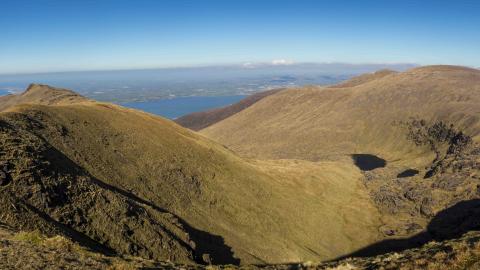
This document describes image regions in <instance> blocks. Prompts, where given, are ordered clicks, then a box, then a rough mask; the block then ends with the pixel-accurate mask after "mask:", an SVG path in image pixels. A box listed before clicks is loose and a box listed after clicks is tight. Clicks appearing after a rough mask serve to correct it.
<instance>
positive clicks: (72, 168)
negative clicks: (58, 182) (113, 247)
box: [44, 142, 240, 265]
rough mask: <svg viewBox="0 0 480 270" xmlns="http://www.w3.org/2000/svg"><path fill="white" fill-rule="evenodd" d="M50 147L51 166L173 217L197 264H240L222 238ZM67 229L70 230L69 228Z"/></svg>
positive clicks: (48, 155) (47, 153) (46, 153)
mask: <svg viewBox="0 0 480 270" xmlns="http://www.w3.org/2000/svg"><path fill="white" fill-rule="evenodd" d="M47 143H48V142H47ZM51 147H52V148H50V149H49V150H48V151H47V152H45V153H44V154H45V155H46V157H47V158H48V159H49V160H50V161H52V164H57V165H60V166H61V167H62V169H64V170H68V171H69V173H74V174H83V175H87V176H88V177H89V178H90V179H91V180H92V182H93V183H95V184H96V185H98V186H99V187H101V188H103V189H107V190H110V191H112V192H115V193H118V194H120V195H122V196H124V197H127V198H129V199H131V200H133V201H135V202H136V203H139V204H143V205H147V206H149V207H151V208H153V209H155V210H156V211H159V212H162V213H170V214H171V215H173V216H174V217H175V218H176V219H177V220H178V221H179V223H180V224H181V225H182V227H183V228H184V229H185V231H186V232H187V233H188V234H189V237H190V238H191V239H192V240H193V241H194V242H195V249H194V251H195V261H196V262H197V263H200V264H205V263H211V264H235V265H238V264H240V260H239V259H237V258H235V257H234V256H233V255H234V254H233V251H232V248H231V247H230V246H228V245H226V244H225V241H224V239H223V237H221V236H218V235H214V234H211V233H208V232H205V231H202V230H199V229H196V228H194V227H192V226H191V225H190V224H188V223H187V222H186V221H185V220H183V219H182V218H180V217H178V216H177V215H175V214H174V213H171V212H169V211H167V210H166V209H163V208H161V207H159V206H157V205H155V204H153V203H152V202H149V201H147V200H145V199H142V198H140V197H138V196H136V195H135V194H132V193H130V192H127V191H125V190H122V189H120V188H118V187H115V186H112V185H110V184H107V183H105V182H103V181H101V180H99V179H97V178H95V177H93V176H92V175H90V174H89V173H88V172H87V171H86V170H85V169H83V168H82V167H81V166H79V165H77V164H76V163H75V162H74V161H73V160H71V159H70V158H69V157H67V156H65V155H64V154H63V153H62V152H60V151H59V150H57V149H56V148H54V147H53V146H51ZM67 168H68V169H67ZM68 229H69V230H71V229H70V228H68ZM167 233H168V232H167ZM170 236H171V237H173V238H176V236H175V235H173V234H170ZM176 240H177V241H179V242H180V243H181V242H182V240H181V239H177V238H176ZM89 246H91V245H89ZM207 254H208V255H207Z"/></svg>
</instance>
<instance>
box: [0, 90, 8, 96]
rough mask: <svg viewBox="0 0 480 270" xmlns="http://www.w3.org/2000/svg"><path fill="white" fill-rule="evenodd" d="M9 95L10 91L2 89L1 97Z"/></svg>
mask: <svg viewBox="0 0 480 270" xmlns="http://www.w3.org/2000/svg"><path fill="white" fill-rule="evenodd" d="M8 94H10V91H8V90H4V89H0V96H5V95H8Z"/></svg>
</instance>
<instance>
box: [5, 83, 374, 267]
mask: <svg viewBox="0 0 480 270" xmlns="http://www.w3.org/2000/svg"><path fill="white" fill-rule="evenodd" d="M39 91H41V90H39ZM39 94H40V93H39ZM3 114H4V115H5V117H7V118H8V117H13V116H15V115H20V116H22V117H19V118H20V119H23V120H16V125H20V126H21V125H24V126H25V129H26V130H31V131H32V132H33V133H34V134H35V135H36V136H38V137H40V138H42V139H44V140H45V141H46V142H47V143H48V144H49V145H51V146H52V147H54V148H55V149H57V150H58V151H59V152H61V153H62V154H63V155H65V157H66V158H68V159H69V160H71V161H73V162H74V163H75V164H76V165H77V166H79V167H80V168H82V169H84V170H85V171H86V172H88V173H89V174H90V175H91V176H92V177H94V178H95V179H98V180H100V181H102V182H104V183H106V184H108V185H111V186H113V187H115V188H116V189H118V190H117V191H121V194H123V195H124V196H127V197H133V198H137V201H140V202H143V203H144V204H146V205H148V206H149V207H153V208H154V209H156V210H157V211H166V212H168V213H172V214H174V215H175V216H177V217H178V218H179V219H180V220H183V221H184V222H185V224H183V223H182V224H183V228H184V229H185V231H186V232H187V233H189V238H191V239H192V240H193V241H194V242H195V244H193V245H191V246H192V247H193V250H194V252H196V253H200V254H204V255H205V256H202V257H204V261H208V260H211V261H213V262H235V260H236V259H240V260H241V262H242V263H252V262H268V263H277V262H290V261H305V260H316V261H318V260H323V259H330V258H334V257H337V256H340V255H343V254H346V253H349V252H352V251H354V250H356V249H358V248H361V247H363V246H366V245H368V244H371V243H373V242H375V241H377V240H378V239H379V235H378V226H379V214H378V211H377V210H376V209H375V207H374V206H373V205H372V203H371V202H370V200H369V198H368V193H367V191H366V189H365V187H364V186H363V185H362V184H361V182H360V181H359V178H360V177H361V175H360V173H359V171H358V170H356V169H354V167H353V165H351V164H348V163H346V162H343V163H341V162H324V163H314V162H309V161H254V160H244V159H242V158H240V157H238V156H236V155H235V154H234V153H233V152H231V151H230V150H228V149H226V148H225V147H223V146H222V145H219V144H217V143H215V142H212V141H210V140H208V139H206V138H204V137H203V136H200V135H198V134H195V133H193V132H191V131H189V130H187V129H184V128H182V127H180V126H178V125H176V124H175V123H173V122H171V121H168V120H165V119H163V118H160V117H156V116H153V115H150V114H146V113H142V112H139V111H136V110H131V109H126V108H123V107H120V106H116V105H112V104H103V103H95V102H91V101H88V102H80V103H78V102H72V103H68V102H64V103H61V104H59V105H34V104H18V105H17V106H14V107H10V108H9V109H8V112H5V113H3ZM32 123H34V125H33V126H32ZM40 180H41V179H40ZM332 191H335V192H334V193H332ZM345 202H347V204H345ZM359 205H360V206H361V207H360V208H358V207H353V206H359ZM120 220H121V219H120ZM185 226H187V227H185ZM188 227H192V228H193V229H192V228H190V229H189V228H188ZM201 231H204V232H205V233H200V232H201ZM230 249H231V251H233V254H231V253H230V252H231V251H230ZM207 254H209V255H207ZM209 257H210V259H209Z"/></svg>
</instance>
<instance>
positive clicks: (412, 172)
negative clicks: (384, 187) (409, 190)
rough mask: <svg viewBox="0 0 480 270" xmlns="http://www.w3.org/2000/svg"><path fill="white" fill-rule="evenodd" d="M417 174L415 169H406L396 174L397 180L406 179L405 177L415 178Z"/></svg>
mask: <svg viewBox="0 0 480 270" xmlns="http://www.w3.org/2000/svg"><path fill="white" fill-rule="evenodd" d="M418 173H419V171H418V170H415V169H406V170H405V171H403V172H401V173H399V174H397V178H406V177H412V176H415V175H417V174H418Z"/></svg>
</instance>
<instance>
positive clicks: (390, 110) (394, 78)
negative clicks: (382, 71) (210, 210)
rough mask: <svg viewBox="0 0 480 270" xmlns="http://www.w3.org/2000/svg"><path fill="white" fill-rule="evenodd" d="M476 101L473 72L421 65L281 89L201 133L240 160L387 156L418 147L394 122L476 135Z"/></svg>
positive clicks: (479, 92) (479, 100)
mask: <svg viewBox="0 0 480 270" xmlns="http://www.w3.org/2000/svg"><path fill="white" fill-rule="evenodd" d="M478 104H480V71H478V70H475V69H468V68H463V67H451V66H431V67H421V68H415V69H412V70H409V71H407V72H402V73H396V74H389V75H387V76H380V77H379V78H378V79H374V80H370V81H367V82H365V83H362V84H359V85H355V86H353V87H345V88H332V87H327V88H324V87H306V88H301V89H289V90H286V91H282V92H279V93H277V94H274V95H271V96H268V97H266V98H264V99H262V100H260V101H259V102H257V103H256V104H254V105H253V106H251V107H249V108H247V109H245V110H244V111H242V112H240V113H238V114H236V115H234V116H232V117H230V118H228V119H226V120H224V121H221V122H219V123H217V124H215V125H213V126H210V127H208V128H206V129H204V130H202V133H203V134H205V135H207V136H208V137H210V138H213V139H214V140H216V141H218V142H220V143H223V144H225V145H227V146H228V147H229V148H231V149H233V150H234V151H236V152H237V153H240V154H242V155H244V156H248V157H261V158H267V159H270V158H298V159H306V160H320V159H325V158H335V156H338V155H345V154H352V153H366V152H369V153H376V154H378V155H379V156H382V157H383V158H386V159H387V160H394V159H398V158H402V157H416V156H418V155H417V154H418V151H421V149H418V148H417V147H415V145H414V144H412V143H411V142H408V141H407V140H406V139H405V136H404V133H403V132H401V131H400V130H399V129H398V127H396V126H395V125H394V124H395V122H396V121H407V120H408V119H409V118H410V117H415V118H422V119H425V120H427V121H436V120H444V121H445V122H449V123H455V125H456V127H458V128H459V129H461V130H465V132H468V134H470V135H471V136H472V137H474V138H475V140H479V139H480V137H479V136H480V117H479V113H480V106H479V105H478ZM253 123H254V124H253Z"/></svg>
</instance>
